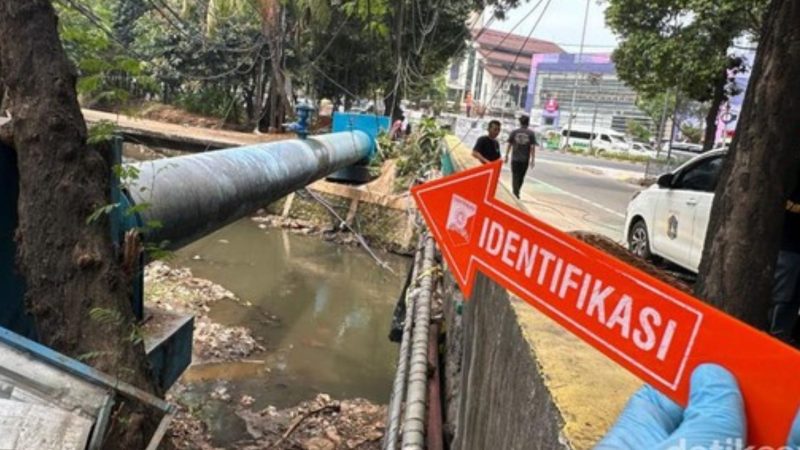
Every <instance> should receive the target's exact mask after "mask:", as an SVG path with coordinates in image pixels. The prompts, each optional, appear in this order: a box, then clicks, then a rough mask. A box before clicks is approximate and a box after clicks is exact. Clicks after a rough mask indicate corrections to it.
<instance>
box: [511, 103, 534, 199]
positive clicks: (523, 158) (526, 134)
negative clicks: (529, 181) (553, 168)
mask: <svg viewBox="0 0 800 450" xmlns="http://www.w3.org/2000/svg"><path fill="white" fill-rule="evenodd" d="M530 121H531V119H530V117H528V116H522V117H520V118H519V126H520V127H519V128H517V129H516V130H514V131H512V132H511V135H509V136H508V149H507V150H506V158H505V161H506V162H508V154H509V153H511V188H512V191H513V192H514V196H515V197H517V198H519V191H520V189H522V182H523V181H525V174H526V173H528V167H531V168H533V166H534V160H535V158H536V145H537V144H536V134H534V132H533V130H531V129H530V128H528V126H529V125H530Z"/></svg>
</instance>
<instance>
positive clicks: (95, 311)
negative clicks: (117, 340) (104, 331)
mask: <svg viewBox="0 0 800 450" xmlns="http://www.w3.org/2000/svg"><path fill="white" fill-rule="evenodd" d="M89 317H90V318H91V319H92V320H93V321H95V322H97V323H99V324H101V325H108V326H113V327H116V326H121V325H122V324H124V323H125V319H124V317H123V316H122V313H120V312H119V310H116V309H110V308H92V309H91V310H90V311H89Z"/></svg>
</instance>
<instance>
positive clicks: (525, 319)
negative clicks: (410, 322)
mask: <svg viewBox="0 0 800 450" xmlns="http://www.w3.org/2000/svg"><path fill="white" fill-rule="evenodd" d="M447 143H448V150H449V154H450V160H451V162H452V163H453V166H454V167H455V168H456V169H457V170H463V169H465V168H468V167H472V166H474V165H475V164H476V162H475V161H474V159H472V158H471V157H470V151H469V149H468V148H466V147H465V146H463V145H462V144H461V143H460V142H459V141H458V139H457V138H455V137H451V138H449V139H448V142H447ZM497 196H498V198H499V199H500V200H502V201H504V202H506V203H510V204H514V205H515V206H516V207H518V208H520V209H523V210H526V211H527V209H526V208H525V207H524V205H522V204H520V203H517V202H516V201H515V200H514V199H513V198H512V197H511V195H510V194H509V193H508V191H507V190H505V189H504V188H503V187H502V186H501V187H500V188H498V195H497ZM534 214H535V212H534ZM551 224H552V225H555V226H556V227H559V224H558V223H552V222H551ZM564 231H574V230H564ZM462 300H463V299H462V297H461V293H460V292H459V289H458V287H457V285H456V284H455V282H454V281H453V279H452V277H449V276H448V280H447V281H446V300H445V301H446V307H445V314H446V324H447V325H446V328H447V341H446V355H445V392H446V394H445V395H446V400H447V409H446V419H447V425H446V427H445V429H446V433H447V438H448V441H449V442H450V444H451V449H455V450H485V449H498V450H499V449H503V450H517V449H543V450H553V449H576V450H579V449H590V448H592V446H593V445H594V444H595V443H596V442H597V441H598V440H599V439H600V437H602V436H603V435H604V434H605V432H606V431H607V429H608V427H609V426H610V425H611V424H613V422H614V420H615V419H616V417H617V415H618V414H619V412H620V411H621V409H622V407H623V406H624V405H625V402H626V401H627V399H628V397H629V396H630V395H631V394H632V393H633V392H634V391H635V390H636V389H637V388H638V387H639V385H640V383H639V382H638V381H637V380H636V379H635V378H634V377H633V376H632V375H630V374H628V373H627V372H626V371H624V370H623V369H621V368H619V367H618V366H616V365H615V364H614V363H612V362H611V361H609V360H608V359H606V358H605V357H604V356H603V355H602V354H600V353H599V352H597V351H596V350H594V349H592V348H591V347H589V346H588V345H586V344H584V343H582V342H581V341H579V340H578V339H577V338H575V337H573V336H571V335H569V334H568V333H567V332H565V331H564V330H563V329H561V328H560V327H558V326H557V325H555V323H554V322H552V321H551V320H550V319H548V318H547V317H545V316H544V315H542V314H540V313H539V312H538V311H536V310H534V309H533V308H532V307H530V306H529V305H527V304H526V303H524V302H522V301H521V300H519V299H516V298H513V297H510V296H509V293H508V292H507V291H506V290H505V289H504V288H502V287H500V286H499V285H498V284H496V283H494V282H493V281H491V280H490V279H488V278H486V277H484V276H483V275H479V279H478V282H477V284H476V286H475V289H474V293H473V295H472V298H471V299H469V300H468V301H466V302H462Z"/></svg>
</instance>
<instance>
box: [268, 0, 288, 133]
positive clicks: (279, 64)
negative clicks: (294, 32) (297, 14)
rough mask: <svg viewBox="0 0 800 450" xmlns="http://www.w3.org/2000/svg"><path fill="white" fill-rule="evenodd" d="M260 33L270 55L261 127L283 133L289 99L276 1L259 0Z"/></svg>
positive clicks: (280, 24)
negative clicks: (267, 88) (265, 41)
mask: <svg viewBox="0 0 800 450" xmlns="http://www.w3.org/2000/svg"><path fill="white" fill-rule="evenodd" d="M261 16H262V33H263V34H264V36H265V37H266V40H267V47H268V48H269V55H270V68H271V69H272V70H271V73H270V80H269V97H268V98H267V107H266V110H265V114H264V115H263V116H262V120H261V126H262V127H266V128H267V129H268V131H269V132H281V131H283V124H284V123H285V122H286V114H287V112H288V111H289V99H288V96H287V93H286V79H285V77H284V73H283V60H284V52H283V22H284V21H283V12H282V7H281V5H280V2H278V1H277V0H261Z"/></svg>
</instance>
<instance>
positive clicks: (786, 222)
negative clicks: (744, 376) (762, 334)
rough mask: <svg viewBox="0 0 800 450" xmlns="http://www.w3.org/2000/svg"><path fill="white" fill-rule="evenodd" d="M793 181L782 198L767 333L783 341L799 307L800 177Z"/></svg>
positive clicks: (788, 332) (795, 320)
mask: <svg viewBox="0 0 800 450" xmlns="http://www.w3.org/2000/svg"><path fill="white" fill-rule="evenodd" d="M796 183H797V187H796V188H795V189H794V192H793V193H792V195H791V196H789V199H788V200H787V201H786V213H785V215H784V219H783V235H782V237H781V250H780V253H778V263H777V265H776V266H775V282H774V285H773V288H772V305H771V308H770V313H769V332H770V334H772V335H773V336H775V337H776V338H778V339H781V340H783V341H786V342H791V341H792V337H793V336H792V334H793V329H794V326H795V324H796V323H797V314H798V310H800V177H798V179H797V181H796Z"/></svg>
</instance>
